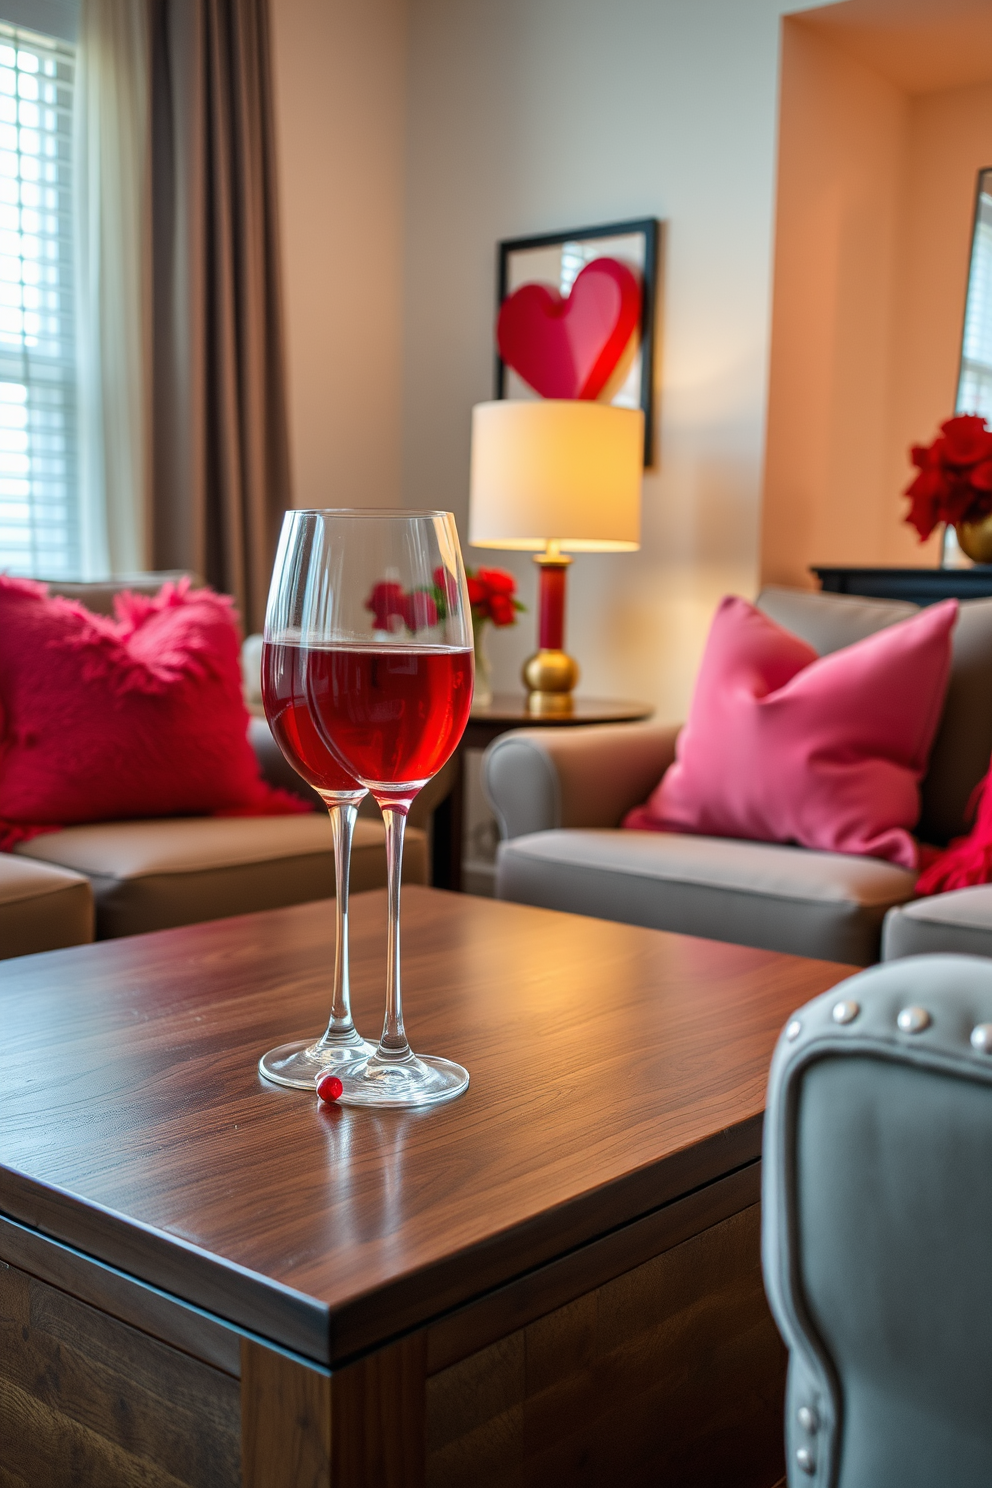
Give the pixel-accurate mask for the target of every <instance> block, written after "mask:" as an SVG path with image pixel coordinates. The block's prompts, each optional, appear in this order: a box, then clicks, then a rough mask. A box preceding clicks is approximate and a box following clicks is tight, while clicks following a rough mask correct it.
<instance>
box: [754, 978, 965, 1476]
mask: <svg viewBox="0 0 992 1488" xmlns="http://www.w3.org/2000/svg"><path fill="white" fill-rule="evenodd" d="M976 1030H977V1031H976ZM986 1035H987V1036H988V1039H987V1043H986ZM986 1050H988V1052H986ZM763 1184H764V1192H763V1199H762V1202H763V1225H764V1229H763V1239H762V1249H763V1265H764V1274H765V1287H766V1290H767V1292H768V1298H769V1301H770V1303H771V1307H772V1311H773V1313H774V1315H775V1319H776V1321H777V1323H778V1326H779V1329H780V1330H781V1333H782V1336H783V1337H784V1339H785V1342H786V1344H787V1346H788V1348H789V1380H788V1389H787V1399H786V1453H787V1461H788V1467H789V1477H788V1481H789V1484H790V1488H793V1485H797V1484H803V1485H807V1484H811V1485H812V1484H815V1485H817V1488H943V1485H945V1484H946V1485H948V1488H951V1485H953V1488H979V1485H983V1488H986V1485H988V1484H989V1483H990V1482H992V1285H990V1277H992V962H990V961H988V960H986V959H984V958H983V959H979V958H978V957H971V956H919V957H913V958H910V959H908V960H905V961H894V962H890V963H889V964H887V965H885V966H877V967H872V968H871V969H870V970H868V971H864V972H862V973H860V975H858V976H855V977H852V978H851V979H850V980H849V981H846V982H843V983H841V985H840V986H839V987H837V988H835V990H834V991H833V992H830V993H828V994H827V995H826V996H824V997H819V998H817V999H816V1000H815V1001H814V1002H811V1003H808V1004H807V1005H806V1007H804V1008H802V1009H801V1010H800V1011H799V1012H798V1013H797V1014H796V1015H795V1017H794V1018H793V1019H792V1020H791V1022H790V1023H789V1024H788V1025H787V1027H786V1030H785V1031H784V1033H783V1035H782V1037H781V1039H780V1040H779V1044H778V1048H777V1049H776V1052H775V1057H774V1060H773V1062H772V1070H771V1078H770V1082H769V1090H768V1105H767V1114H766V1117H765V1142H764V1177H763Z"/></svg>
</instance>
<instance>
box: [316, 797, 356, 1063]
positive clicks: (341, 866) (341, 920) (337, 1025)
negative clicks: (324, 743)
mask: <svg viewBox="0 0 992 1488" xmlns="http://www.w3.org/2000/svg"><path fill="white" fill-rule="evenodd" d="M326 805H327V814H328V816H329V817H330V818H331V832H332V834H333V837H334V930H335V935H334V988H333V991H332V993H331V1018H330V1022H329V1023H328V1025H327V1033H326V1034H325V1035H324V1036H325V1038H332V1039H333V1038H334V1037H335V1036H337V1037H341V1036H342V1035H346V1034H350V1033H354V1031H355V1025H354V1023H353V1022H352V1017H351V987H350V984H349V981H348V880H349V877H350V874H351V839H352V837H353V835H354V832H355V818H356V817H357V816H358V807H357V806H356V805H355V803H354V802H353V801H334V802H331V801H328V802H327V803H326Z"/></svg>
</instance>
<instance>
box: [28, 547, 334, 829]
mask: <svg viewBox="0 0 992 1488" xmlns="http://www.w3.org/2000/svg"><path fill="white" fill-rule="evenodd" d="M115 610H116V618H115V619H113V620H111V619H109V618H107V617H105V616H102V615H93V614H90V612H89V611H88V610H86V609H84V608H83V606H82V605H81V604H78V603H76V602H75V601H72V600H66V599H49V598H48V596H47V591H46V589H45V586H44V585H43V584H35V583H33V582H31V581H30V580H27V579H11V578H6V577H4V576H2V575H0V849H4V850H7V851H9V850H10V849H11V848H13V847H14V846H15V845H16V843H18V842H23V841H25V840H26V839H27V838H29V837H34V836H36V835H37V834H38V833H39V832H44V831H53V830H56V829H57V828H58V827H62V826H69V825H71V824H73V823H77V822H96V821H118V820H123V819H125V818H128V817H131V818H136V817H155V816H203V815H216V816H236V815H245V816H249V815H270V814H276V813H281V812H293V811H298V810H306V809H307V807H306V806H305V805H304V803H303V802H302V801H300V800H298V799H297V798H296V797H295V796H290V795H289V794H288V793H285V792H283V791H276V790H273V789H272V788H271V787H270V786H268V785H266V784H265V782H264V781H263V780H262V778H261V776H260V774H259V769H258V763H257V760H256V758H255V753H254V751H253V750H252V747H251V745H250V744H249V743H248V738H247V730H248V713H247V710H246V708H245V705H244V700H243V698H242V694H241V670H240V664H239V642H238V631H237V627H236V624H235V619H234V614H233V611H232V608H231V601H230V600H229V599H226V598H224V597H223V596H221V595H219V594H215V593H213V591H212V590H209V589H190V588H189V585H188V582H187V581H183V582H181V583H180V584H178V585H174V584H166V585H165V586H164V588H163V589H162V591H161V592H160V593H159V594H158V595H157V596H156V597H155V598H154V599H148V598H144V597H142V596H140V595H136V594H126V593H125V594H120V595H118V596H117V598H116V600H115Z"/></svg>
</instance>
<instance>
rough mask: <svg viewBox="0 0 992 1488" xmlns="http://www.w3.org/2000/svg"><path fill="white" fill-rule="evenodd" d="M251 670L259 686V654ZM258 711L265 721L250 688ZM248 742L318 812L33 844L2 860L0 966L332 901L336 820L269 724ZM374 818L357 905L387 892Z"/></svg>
mask: <svg viewBox="0 0 992 1488" xmlns="http://www.w3.org/2000/svg"><path fill="white" fill-rule="evenodd" d="M177 577H180V575H175V574H149V575H139V576H137V577H135V578H132V579H129V580H117V581H115V582H114V583H109V584H72V585H69V584H52V585H51V586H50V588H51V589H52V590H53V591H54V592H59V593H64V594H67V595H68V596H70V597H72V598H78V599H80V600H81V601H82V602H83V603H84V604H86V605H87V607H88V608H90V609H93V610H95V611H98V612H100V613H104V614H108V613H110V612H111V610H112V606H113V596H114V593H115V592H116V591H117V590H118V589H120V588H124V587H127V588H131V589H135V590H138V591H139V592H142V593H154V592H155V591H156V590H157V589H158V588H159V587H160V585H161V583H162V582H163V580H164V579H166V578H177ZM256 650H257V647H256ZM246 659H247V663H248V665H247V670H248V673H249V677H251V675H252V665H253V663H252V656H251V648H250V647H249V648H248V656H247V658H246ZM248 701H249V705H252V704H255V707H254V710H253V711H255V712H256V713H258V712H260V711H261V709H260V706H259V702H260V700H258V699H256V697H255V695H254V694H253V693H252V691H251V688H250V687H249V689H248ZM249 738H250V739H251V742H252V744H253V746H254V748H255V752H256V754H257V755H258V758H259V761H260V764H261V767H262V772H263V774H264V775H265V777H266V778H267V779H268V780H269V781H270V782H271V783H273V784H275V785H281V786H283V787H285V788H287V789H289V790H292V791H295V792H296V793H297V794H299V795H301V796H302V797H303V798H304V799H306V800H308V801H309V802H310V803H311V804H312V805H313V807H314V810H313V811H312V812H310V813H308V814H306V815H301V816H273V817H190V818H182V819H175V818H165V819H158V820H149V821H123V822H108V823H99V824H95V825H89V826H75V827H67V828H65V829H64V830H62V831H59V832H49V833H45V834H44V835H42V836H40V837H35V838H33V839H32V840H31V841H30V842H25V843H22V844H21V845H20V846H19V847H18V848H17V850H16V852H15V853H14V854H0V958H3V957H6V956H18V955H24V954H27V953H28V952H32V951H42V950H51V949H55V948H56V947H60V946H65V945H76V944H79V943H81V942H83V941H87V940H91V939H93V937H94V935H95V936H96V938H97V939H105V938H108V937H112V936H119V935H136V934H139V933H142V932H144V931H148V930H161V929H166V928H168V927H171V926H175V925H187V924H193V923H196V922H197V921H201V920H212V919H218V918H220V917H221V916H225V915H234V914H246V913H249V912H251V911H254V910H261V909H276V908H279V907H281V906H283V905H288V904H298V903H301V902H303V901H305V900H309V899H322V898H327V897H330V896H332V895H333V893H334V856H333V843H332V840H331V827H330V822H329V821H328V818H327V813H326V811H325V810H324V808H323V806H322V804H321V802H320V800H319V798H318V797H317V795H316V793H315V792H313V791H311V790H310V789H309V787H308V786H306V785H305V784H304V783H303V782H302V781H301V780H300V778H299V776H298V775H296V773H295V772H294V771H293V770H292V769H291V768H290V766H289V765H288V764H287V763H286V761H285V760H284V759H283V756H282V754H281V753H280V751H279V749H278V747H277V745H276V743H275V741H274V740H273V738H272V735H271V733H270V732H269V728H268V725H267V724H266V722H265V720H264V718H263V717H258V716H256V717H253V718H252V720H251V724H250V729H249ZM444 788H445V785H444V781H443V780H440V779H438V780H436V781H432V782H431V788H430V789H429V790H425V791H424V792H422V793H421V796H422V799H421V800H418V802H417V803H416V805H417V810H416V811H415V812H412V813H411V825H410V826H409V827H408V830H407V837H406V848H405V851H404V864H403V867H404V879H405V880H406V881H408V882H413V883H426V882H427V881H428V847H429V842H428V831H427V823H428V821H429V814H430V812H431V810H432V809H433V806H434V804H435V803H436V801H437V799H439V796H440V794H443V791H444ZM371 811H374V813H375V814H374V816H373V815H372V814H371ZM371 811H370V812H369V814H367V815H362V816H361V817H360V819H359V821H358V822H357V824H356V828H355V839H354V846H353V851H352V866H351V888H352V892H354V893H360V892H361V891H362V890H363V889H372V888H379V887H381V886H382V885H384V884H385V882H386V852H385V835H384V832H383V827H382V822H381V820H380V819H379V815H378V809H377V808H376V807H375V804H374V802H373V803H371Z"/></svg>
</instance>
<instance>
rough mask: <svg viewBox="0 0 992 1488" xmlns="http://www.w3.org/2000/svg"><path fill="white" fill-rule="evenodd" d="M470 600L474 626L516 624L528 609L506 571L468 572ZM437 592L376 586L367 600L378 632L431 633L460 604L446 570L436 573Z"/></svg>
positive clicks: (385, 582)
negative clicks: (432, 628) (484, 623)
mask: <svg viewBox="0 0 992 1488" xmlns="http://www.w3.org/2000/svg"><path fill="white" fill-rule="evenodd" d="M466 572H467V577H468V597H469V603H470V604H471V606H472V624H473V625H479V624H481V623H482V622H483V621H485V620H491V621H492V622H493V624H494V625H513V624H514V623H515V621H516V618H517V611H518V610H522V609H523V608H524V606H523V605H522V604H521V603H520V601H519V600H518V599H516V598H514V596H515V595H516V592H517V581H516V579H515V578H514V577H513V575H512V574H511V573H507V572H506V571H505V569H502V568H479V569H476V570H475V571H474V572H473V571H472V569H468V570H467V571H466ZM433 577H434V587H433V589H404V588H403V586H402V584H395V583H390V582H389V580H388V579H381V580H380V581H379V583H378V584H375V585H373V588H372V592H371V594H370V595H369V597H368V599H367V600H366V601H365V608H366V609H367V610H368V611H370V613H371V615H372V624H373V625H374V627H375V629H376V630H395V629H397V626H396V625H394V624H393V622H394V620H395V621H397V622H398V623H399V625H400V626H404V627H405V628H406V629H407V630H409V631H411V632H412V631H417V630H428V629H430V627H431V626H432V625H437V623H438V621H439V620H444V619H446V618H447V614H448V609H449V606H450V605H451V604H452V603H455V604H457V592H456V590H455V587H454V580H453V579H452V578H451V576H450V575H447V574H445V571H444V569H443V568H438V569H435V570H434V575H433Z"/></svg>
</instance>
